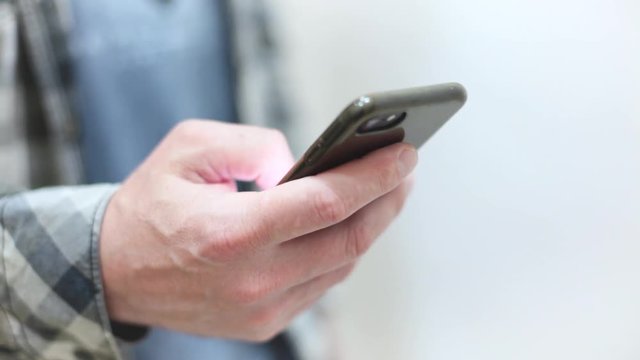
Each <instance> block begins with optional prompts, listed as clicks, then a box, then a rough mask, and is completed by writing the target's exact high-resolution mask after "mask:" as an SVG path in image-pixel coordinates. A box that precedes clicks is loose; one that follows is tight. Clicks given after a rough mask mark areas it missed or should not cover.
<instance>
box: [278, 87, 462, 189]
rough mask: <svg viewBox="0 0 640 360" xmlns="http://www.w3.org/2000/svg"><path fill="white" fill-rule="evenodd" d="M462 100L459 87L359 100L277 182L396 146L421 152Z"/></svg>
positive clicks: (390, 94) (433, 88) (400, 92)
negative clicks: (402, 144)
mask: <svg viewBox="0 0 640 360" xmlns="http://www.w3.org/2000/svg"><path fill="white" fill-rule="evenodd" d="M466 99H467V95H466V91H465V89H464V87H463V86H462V85H460V84H457V83H448V84H440V85H433V86H426V87H419V88H411V89H404V90H397V91H388V92H382V93H375V94H370V95H365V96H362V97H360V98H358V99H357V100H355V101H354V102H352V103H351V104H350V105H349V106H347V107H346V108H345V109H344V110H343V111H342V112H341V113H340V115H339V116H338V117H337V118H336V120H335V121H334V122H333V123H332V124H331V125H330V126H329V127H328V128H327V130H325V131H324V133H322V135H320V137H319V138H318V139H317V140H316V141H315V142H314V143H313V145H311V147H310V148H309V149H308V150H307V151H306V152H305V154H304V155H303V157H302V158H301V159H300V160H299V161H298V162H297V163H296V165H294V167H293V168H292V169H291V171H289V173H288V174H287V175H286V176H285V177H284V178H283V180H282V181H281V183H282V182H286V181H290V180H294V179H298V178H301V177H305V176H309V175H314V174H317V173H320V172H322V171H325V170H328V169H330V168H333V167H335V166H338V165H341V164H344V163H346V162H348V161H351V160H353V159H356V158H359V157H362V156H364V155H366V154H367V153H369V152H371V151H373V150H376V149H379V148H381V147H384V146H387V145H391V144H393V143H396V142H406V143H410V144H412V145H413V146H415V147H416V148H419V147H420V146H422V145H423V144H424V143H425V142H426V141H427V140H429V138H430V137H431V136H433V134H434V133H435V132H436V131H438V129H440V127H442V125H444V123H446V122H447V121H448V120H449V119H450V118H451V117H452V116H453V115H454V114H455V113H456V112H457V111H458V110H459V109H460V108H461V107H462V106H463V105H464V103H465V101H466Z"/></svg>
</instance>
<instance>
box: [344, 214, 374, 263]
mask: <svg viewBox="0 0 640 360" xmlns="http://www.w3.org/2000/svg"><path fill="white" fill-rule="evenodd" d="M372 242H373V234H372V231H371V229H370V228H369V226H368V224H367V223H365V222H362V221H358V222H355V223H354V224H352V225H351V226H350V227H349V228H348V231H347V237H346V241H345V249H344V252H345V257H346V258H347V259H350V260H355V259H357V258H359V257H360V256H362V255H364V253H366V252H367V250H368V249H369V247H371V244H372Z"/></svg>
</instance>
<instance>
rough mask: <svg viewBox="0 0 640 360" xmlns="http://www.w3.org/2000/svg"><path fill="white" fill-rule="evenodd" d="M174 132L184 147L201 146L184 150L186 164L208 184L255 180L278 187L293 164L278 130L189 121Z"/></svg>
mask: <svg viewBox="0 0 640 360" xmlns="http://www.w3.org/2000/svg"><path fill="white" fill-rule="evenodd" d="M174 131H175V132H176V135H175V136H176V137H178V143H179V144H180V146H182V147H187V148H188V147H192V148H193V147H194V146H195V148H196V149H197V151H181V152H182V153H183V154H185V155H186V156H187V157H188V159H183V163H184V164H185V165H186V166H187V167H188V168H190V170H193V171H194V172H195V173H196V174H198V176H200V177H201V178H202V179H203V180H205V181H206V182H208V183H224V182H229V181H231V180H241V181H255V182H256V184H257V185H258V186H259V187H260V188H261V189H266V188H270V187H273V186H275V185H276V184H277V183H278V181H279V180H280V179H281V178H282V177H283V176H284V175H285V174H286V172H287V171H288V170H289V169H290V168H291V166H292V165H293V156H292V154H291V150H290V149H289V145H288V144H287V140H286V138H285V137H284V135H283V134H282V133H281V132H280V131H277V130H273V129H266V128H260V127H257V126H249V125H239V124H229V123H223V122H218V121H206V120H189V121H185V122H182V123H181V124H180V125H178V127H177V128H176V129H175V130H174ZM172 135H173V134H172ZM172 135H170V136H172ZM194 157H196V158H194Z"/></svg>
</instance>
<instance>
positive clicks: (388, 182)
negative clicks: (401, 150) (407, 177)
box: [376, 164, 400, 193]
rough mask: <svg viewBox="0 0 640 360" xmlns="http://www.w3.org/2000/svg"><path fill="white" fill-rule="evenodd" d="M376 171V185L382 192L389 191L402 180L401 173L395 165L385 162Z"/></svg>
mask: <svg viewBox="0 0 640 360" xmlns="http://www.w3.org/2000/svg"><path fill="white" fill-rule="evenodd" d="M379 169H380V170H379V171H378V172H376V185H377V186H378V191H380V192H381V193H384V192H387V191H389V190H390V189H391V188H393V187H394V186H395V185H396V184H397V183H398V182H399V181H400V173H399V170H398V167H397V166H395V165H393V166H392V165H389V164H383V165H382V166H380V167H379Z"/></svg>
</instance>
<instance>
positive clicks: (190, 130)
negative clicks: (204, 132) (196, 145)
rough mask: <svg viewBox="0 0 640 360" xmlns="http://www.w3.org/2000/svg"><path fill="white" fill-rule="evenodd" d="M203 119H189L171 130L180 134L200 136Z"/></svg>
mask: <svg viewBox="0 0 640 360" xmlns="http://www.w3.org/2000/svg"><path fill="white" fill-rule="evenodd" d="M201 126H202V121H201V120H195V119H188V120H184V121H181V122H179V123H178V124H177V125H176V126H175V127H174V128H173V130H172V131H171V132H172V133H174V134H176V135H178V136H185V137H192V136H198V135H199V134H200V132H201Z"/></svg>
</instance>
